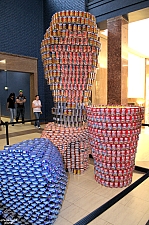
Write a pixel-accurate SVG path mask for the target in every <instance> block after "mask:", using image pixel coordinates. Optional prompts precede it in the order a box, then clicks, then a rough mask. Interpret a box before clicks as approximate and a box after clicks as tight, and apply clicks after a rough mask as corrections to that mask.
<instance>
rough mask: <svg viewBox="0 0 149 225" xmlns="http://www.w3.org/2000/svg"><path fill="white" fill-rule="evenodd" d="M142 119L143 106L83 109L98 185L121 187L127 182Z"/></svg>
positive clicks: (132, 164)
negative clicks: (85, 115) (85, 110)
mask: <svg viewBox="0 0 149 225" xmlns="http://www.w3.org/2000/svg"><path fill="white" fill-rule="evenodd" d="M143 117H144V108H143V107H126V106H97V107H95V106H91V107H89V106H88V107H87V120H88V132H89V139H90V144H91V147H92V155H93V158H94V163H95V167H94V169H95V179H96V181H97V182H98V183H100V184H102V185H104V186H107V187H124V186H127V185H129V184H130V183H131V181H132V175H133V170H134V165H135V154H136V150H137V143H138V139H139V134H140V131H141V121H142V120H143Z"/></svg>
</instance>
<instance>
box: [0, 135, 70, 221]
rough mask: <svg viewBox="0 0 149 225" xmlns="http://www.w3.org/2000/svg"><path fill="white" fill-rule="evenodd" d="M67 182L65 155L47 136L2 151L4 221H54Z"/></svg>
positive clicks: (0, 173)
mask: <svg viewBox="0 0 149 225" xmlns="http://www.w3.org/2000/svg"><path fill="white" fill-rule="evenodd" d="M66 184H67V176H66V172H65V170H64V166H63V161H62V157H61V155H60V153H59V151H58V150H57V148H56V147H55V146H54V145H53V144H52V143H51V142H50V141H49V140H48V139H45V138H36V139H33V140H26V141H23V142H20V143H18V144H15V145H12V146H9V147H5V148H4V150H2V151H0V202H1V203H2V206H1V208H0V214H2V216H3V218H4V220H5V221H9V222H14V221H15V225H19V224H20V225H21V224H53V223H54V221H55V220H56V218H57V216H58V213H59V211H60V208H61V205H62V202H63V199H64V194H65V189H66Z"/></svg>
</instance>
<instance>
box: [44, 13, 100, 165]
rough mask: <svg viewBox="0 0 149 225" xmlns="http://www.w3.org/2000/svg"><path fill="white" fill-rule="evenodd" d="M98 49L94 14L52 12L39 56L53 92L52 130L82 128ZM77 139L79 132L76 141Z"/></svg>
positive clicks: (93, 77) (94, 72)
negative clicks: (53, 125) (53, 128)
mask: <svg viewBox="0 0 149 225" xmlns="http://www.w3.org/2000/svg"><path fill="white" fill-rule="evenodd" d="M99 51H100V42H99V40H98V30H97V25H96V21H95V17H94V16H93V15H91V14H90V13H88V12H82V11H62V12H58V13H55V14H54V15H53V17H52V21H51V23H50V27H49V28H48V29H47V30H46V33H45V35H44V40H43V41H42V43H41V55H42V61H43V66H44V75H45V79H46V80H47V84H48V85H49V86H50V89H51V90H52V93H53V100H54V108H53V109H52V112H53V115H54V117H53V119H54V121H55V130H56V129H57V125H60V126H61V127H63V128H64V129H65V127H66V128H67V127H70V129H69V131H70V132H71V131H73V129H72V127H75V130H76V133H77V127H82V128H81V129H82V130H83V129H84V128H83V124H84V121H86V109H85V106H86V105H88V101H89V97H90V96H91V88H92V83H93V81H94V79H95V74H96V67H97V63H98V55H99ZM50 127H51V124H49V129H50ZM79 139H80V137H79V134H78V136H76V142H79ZM82 141H83V142H86V139H84V140H81V142H82ZM58 142H59V140H58ZM58 142H57V145H59V143H58ZM70 143H71V142H70ZM70 143H68V145H70ZM76 146H77V145H76ZM76 151H78V149H77V148H76ZM76 154H77V153H76ZM79 155H80V150H79ZM80 168H81V167H80Z"/></svg>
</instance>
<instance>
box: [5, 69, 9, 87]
mask: <svg viewBox="0 0 149 225" xmlns="http://www.w3.org/2000/svg"><path fill="white" fill-rule="evenodd" d="M5 72H6V86H5V90H6V91H8V86H7V70H5Z"/></svg>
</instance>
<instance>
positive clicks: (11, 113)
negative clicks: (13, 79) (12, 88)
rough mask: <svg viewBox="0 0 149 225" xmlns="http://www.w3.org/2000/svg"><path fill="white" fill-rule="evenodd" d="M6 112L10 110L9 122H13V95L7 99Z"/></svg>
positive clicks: (14, 112) (14, 111)
mask: <svg viewBox="0 0 149 225" xmlns="http://www.w3.org/2000/svg"><path fill="white" fill-rule="evenodd" d="M7 110H10V122H13V120H14V118H15V115H16V110H15V94H14V93H11V94H10V95H9V97H8V98H7ZM12 126H14V124H12Z"/></svg>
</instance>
